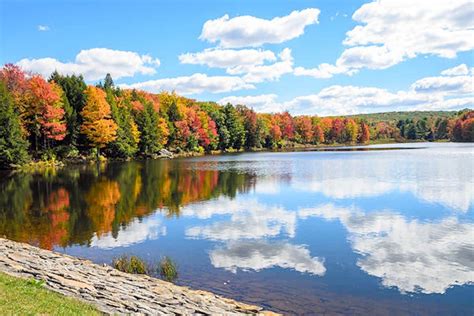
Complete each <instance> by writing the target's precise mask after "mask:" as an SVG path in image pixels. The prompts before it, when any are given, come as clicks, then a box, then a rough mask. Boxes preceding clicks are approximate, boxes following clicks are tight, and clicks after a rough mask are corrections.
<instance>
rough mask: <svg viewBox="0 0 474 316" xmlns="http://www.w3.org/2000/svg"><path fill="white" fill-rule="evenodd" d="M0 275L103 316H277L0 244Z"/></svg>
mask: <svg viewBox="0 0 474 316" xmlns="http://www.w3.org/2000/svg"><path fill="white" fill-rule="evenodd" d="M0 253H2V256H1V257H0V272H3V273H5V274H8V275H11V276H14V277H20V278H35V279H37V280H43V281H44V286H45V287H46V288H47V289H49V290H52V291H55V292H57V293H60V294H63V295H65V296H68V297H73V298H76V299H79V300H81V301H83V302H85V303H89V304H92V305H93V306H95V307H96V308H97V309H98V310H99V311H101V312H103V313H105V314H117V313H118V314H130V313H138V314H153V315H157V314H158V315H175V314H181V315H190V314H196V313H197V314H204V315H267V316H270V315H279V314H276V313H274V312H270V311H265V310H263V308H262V307H258V306H254V305H250V304H246V303H241V302H237V301H235V300H233V299H228V298H224V297H222V296H219V295H216V294H213V293H211V292H208V291H202V290H194V289H190V288H188V287H184V286H178V285H175V284H173V283H170V282H166V281H163V280H160V279H156V278H153V277H150V276H147V275H139V274H128V273H124V272H121V271H118V270H116V269H114V268H112V267H111V266H106V265H104V266H101V265H98V264H95V263H92V262H91V261H89V260H85V259H80V258H76V257H72V256H69V255H65V254H60V253H56V252H53V251H49V250H44V249H40V248H37V247H35V246H31V245H29V244H25V243H19V242H15V241H11V240H9V239H4V238H0Z"/></svg>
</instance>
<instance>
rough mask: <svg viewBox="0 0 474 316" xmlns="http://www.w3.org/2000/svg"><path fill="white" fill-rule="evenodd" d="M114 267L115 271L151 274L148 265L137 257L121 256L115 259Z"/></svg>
mask: <svg viewBox="0 0 474 316" xmlns="http://www.w3.org/2000/svg"><path fill="white" fill-rule="evenodd" d="M112 265H113V267H114V268H115V269H117V270H119V271H122V272H126V273H132V274H149V273H150V268H149V266H148V264H147V263H146V262H145V261H144V260H143V259H141V258H139V257H137V256H130V257H129V256H126V255H124V256H121V257H119V258H116V259H114V261H113V262H112Z"/></svg>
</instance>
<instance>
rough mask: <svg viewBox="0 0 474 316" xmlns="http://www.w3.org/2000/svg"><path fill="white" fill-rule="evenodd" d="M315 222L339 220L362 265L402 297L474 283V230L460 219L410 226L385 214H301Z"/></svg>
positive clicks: (328, 209) (324, 209)
mask: <svg viewBox="0 0 474 316" xmlns="http://www.w3.org/2000/svg"><path fill="white" fill-rule="evenodd" d="M298 214H299V216H300V217H301V218H303V219H304V218H307V217H309V216H317V217H322V218H325V219H328V220H335V219H338V220H339V221H341V223H342V224H343V225H344V226H345V227H346V229H347V230H348V232H349V239H350V241H351V244H352V247H353V249H354V251H356V252H357V253H359V254H361V255H362V258H361V259H359V260H358V262H357V265H358V266H359V267H360V268H361V269H362V270H363V271H365V272H367V273H368V274H370V275H373V276H376V277H379V278H381V279H382V284H383V285H384V286H386V287H397V288H398V289H399V290H400V291H401V292H422V293H426V294H431V293H440V294H442V293H445V292H446V290H447V289H448V288H450V287H452V286H454V285H463V284H471V283H472V282H474V224H472V223H463V222H459V220H458V219H457V218H455V217H449V218H445V219H443V220H440V221H437V222H421V221H419V220H415V219H413V220H408V219H406V218H405V217H404V216H402V215H400V214H396V213H393V212H388V211H383V212H377V213H369V214H367V213H364V212H362V211H360V210H357V209H351V208H339V207H335V206H334V205H332V204H326V205H323V206H321V207H317V208H312V209H301V210H300V211H299V212H298Z"/></svg>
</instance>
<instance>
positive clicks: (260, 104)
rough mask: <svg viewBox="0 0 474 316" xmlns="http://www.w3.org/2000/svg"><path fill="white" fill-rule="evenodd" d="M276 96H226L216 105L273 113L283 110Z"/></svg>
mask: <svg viewBox="0 0 474 316" xmlns="http://www.w3.org/2000/svg"><path fill="white" fill-rule="evenodd" d="M277 98H278V96H277V95H276V94H260V95H252V96H228V97H224V98H222V99H220V100H219V101H217V103H219V104H222V105H225V104H227V103H231V104H236V105H237V104H242V105H246V106H248V107H251V108H253V109H254V110H255V111H257V112H263V113H273V112H280V111H282V110H284V109H283V108H282V104H281V103H278V102H277V101H276V99H277Z"/></svg>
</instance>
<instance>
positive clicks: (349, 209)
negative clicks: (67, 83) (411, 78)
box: [0, 143, 474, 315]
mask: <svg viewBox="0 0 474 316" xmlns="http://www.w3.org/2000/svg"><path fill="white" fill-rule="evenodd" d="M368 149H370V150H368ZM387 149H391V150H387ZM473 164H474V146H473V145H472V144H459V143H436V144H432V143H417V144H403V145H401V144H394V145H378V146H368V147H359V148H358V150H354V148H352V147H351V148H339V149H338V150H330V151H304V152H281V153H277V152H261V153H240V154H225V155H217V156H204V157H198V158H187V159H174V160H148V161H134V162H120V163H119V162H113V163H109V164H107V165H100V166H98V165H90V166H68V167H66V168H64V169H61V170H57V171H49V172H44V173H41V174H15V175H13V176H7V175H3V176H2V177H1V180H0V189H1V191H0V236H1V235H5V236H6V237H7V238H10V239H13V240H17V241H23V242H28V243H30V244H33V245H37V246H39V247H42V248H46V249H52V250H55V251H58V252H62V253H67V254H70V255H74V256H78V257H83V258H88V259H90V260H92V261H94V262H97V263H108V264H110V263H111V261H112V259H113V258H114V257H118V256H120V255H122V254H135V255H139V256H141V257H143V258H145V259H147V260H148V261H149V262H157V261H159V260H160V258H162V257H164V256H169V257H171V258H172V259H174V260H175V261H176V262H177V264H178V269H179V279H178V281H177V283H178V284H181V285H187V286H190V287H194V288H198V289H205V290H210V291H213V292H215V293H218V294H222V295H224V296H227V297H231V298H235V299H238V300H242V301H245V302H249V303H254V304H258V305H261V306H264V307H266V308H268V309H271V310H274V311H279V312H283V313H285V314H314V313H329V314H336V313H340V314H367V313H371V314H391V315H393V314H416V315H423V314H429V315H433V314H443V315H446V314H457V315H464V314H466V315H472V314H473V313H474V303H473V298H474V285H473V282H474V221H473V213H474V212H473V204H474V203H473V202H474V168H473Z"/></svg>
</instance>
